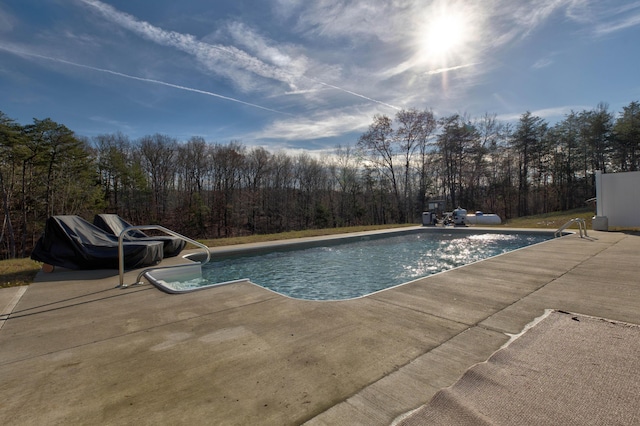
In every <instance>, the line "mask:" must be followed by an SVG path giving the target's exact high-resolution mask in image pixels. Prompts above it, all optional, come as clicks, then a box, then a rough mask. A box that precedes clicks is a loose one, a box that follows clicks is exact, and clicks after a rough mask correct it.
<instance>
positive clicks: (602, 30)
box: [595, 13, 640, 36]
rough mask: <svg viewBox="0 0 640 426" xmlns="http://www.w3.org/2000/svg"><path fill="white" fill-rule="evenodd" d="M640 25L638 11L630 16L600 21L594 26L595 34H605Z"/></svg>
mask: <svg viewBox="0 0 640 426" xmlns="http://www.w3.org/2000/svg"><path fill="white" fill-rule="evenodd" d="M638 25H640V13H637V14H635V15H631V16H625V17H623V18H621V19H617V20H614V21H611V22H606V23H602V24H600V25H598V26H596V28H595V34H596V35H600V36H603V35H607V34H611V33H614V32H617V31H622V30H626V29H627V28H631V27H635V26H638Z"/></svg>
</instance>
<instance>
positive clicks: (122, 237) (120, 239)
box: [118, 225, 211, 288]
mask: <svg viewBox="0 0 640 426" xmlns="http://www.w3.org/2000/svg"><path fill="white" fill-rule="evenodd" d="M136 230H140V231H143V230H144V231H147V230H156V231H161V232H164V233H166V234H169V235H172V236H174V237H177V238H180V239H182V240H184V241H186V242H188V243H190V244H193V245H195V246H198V247H200V248H202V249H204V251H205V254H206V257H205V259H204V261H202V262H200V266H202V265H204V264H205V263H207V262H209V260H211V251H210V250H209V247H207V246H206V245H204V244H202V243H200V242H198V241H196V240H192V239H191V238H189V237H185V236H184V235H181V234H178V233H177V232H175V231H172V230H170V229H167V228H165V227H164V226H160V225H139V226H129V227H127V228H125V229H123V230H122V232H121V233H120V235H119V236H118V269H119V276H120V284H119V285H118V287H120V288H127V287H128V286H129V285H127V284H125V283H124V246H123V243H124V240H125V238H128V236H127V234H128V233H129V232H131V231H136ZM193 265H194V263H189V264H184V263H183V264H179V265H172V266H160V267H158V266H155V267H151V268H147V269H143V270H142V271H141V272H140V273H139V274H138V278H137V279H136V282H135V283H134V284H133V285H136V284H142V282H141V281H140V279H141V278H142V276H143V275H144V274H145V273H146V272H148V271H150V270H153V269H169V268H179V267H185V266H193Z"/></svg>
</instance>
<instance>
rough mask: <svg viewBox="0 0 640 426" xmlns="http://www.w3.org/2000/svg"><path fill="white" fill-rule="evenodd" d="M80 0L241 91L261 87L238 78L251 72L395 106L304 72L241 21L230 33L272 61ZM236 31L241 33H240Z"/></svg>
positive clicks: (301, 63)
mask: <svg viewBox="0 0 640 426" xmlns="http://www.w3.org/2000/svg"><path fill="white" fill-rule="evenodd" d="M81 1H82V2H83V3H85V4H87V5H89V6H92V7H94V8H95V9H96V10H98V11H99V12H100V13H101V14H102V15H103V16H104V17H106V18H107V19H109V20H110V21H111V22H114V23H116V24H117V25H119V26H121V27H122V28H126V29H128V30H130V31H132V32H134V33H136V34H138V35H140V36H142V37H144V38H146V39H147V40H150V41H153V42H154V43H157V44H160V45H164V46H170V47H174V48H176V49H178V50H180V51H182V52H184V53H187V54H189V55H192V56H193V57H195V58H196V59H197V60H198V61H199V62H200V63H201V64H203V65H204V66H205V67H206V68H207V69H208V70H209V71H211V72H214V73H216V74H222V75H224V76H226V77H228V78H229V79H231V80H232V81H234V82H235V83H236V85H237V86H238V87H240V88H241V89H242V90H244V91H250V90H256V89H257V88H258V87H260V85H259V84H257V83H255V84H248V83H247V80H242V79H239V78H238V76H239V75H244V74H245V73H246V72H250V73H252V74H254V75H256V76H259V77H263V78H266V79H270V80H274V81H277V82H281V83H285V84H286V85H287V86H288V90H290V91H291V90H294V91H295V90H298V89H299V87H298V86H299V85H300V84H302V82H305V81H306V82H308V81H313V82H314V83H317V84H320V85H324V86H327V87H331V88H332V89H335V90H339V91H342V92H344V93H348V94H350V95H353V96H356V97H359V98H362V99H365V100H367V101H370V102H376V103H379V104H381V105H384V106H387V107H390V108H397V107H395V106H393V105H390V104H387V103H385V102H383V101H380V100H376V99H374V98H372V97H369V96H365V95H363V94H360V93H357V92H355V91H352V90H348V89H345V88H343V87H340V86H338V85H335V84H329V83H326V82H322V81H319V80H317V79H313V78H310V77H307V76H305V75H304V72H305V70H306V61H305V58H300V57H293V56H291V55H288V54H286V53H284V52H283V51H282V50H281V49H278V48H276V47H275V46H274V45H273V44H271V43H268V42H267V40H266V39H265V38H263V37H261V36H258V35H257V34H255V33H254V32H252V31H247V27H246V26H244V24H240V23H237V24H235V26H234V25H232V26H231V29H232V34H233V35H235V37H236V39H239V40H242V42H243V43H244V44H245V45H246V46H249V47H251V49H252V50H254V51H257V52H259V53H258V54H259V55H261V56H262V57H263V58H264V59H267V60H269V61H272V62H273V63H271V64H270V63H266V62H264V61H263V60H261V59H260V58H259V57H257V56H254V55H251V54H249V53H248V52H246V51H244V50H241V49H238V48H237V47H235V46H226V45H221V44H210V43H206V42H203V41H200V40H197V39H196V37H194V36H193V35H191V34H182V33H178V32H175V31H166V30H163V29H162V28H158V27H156V26H154V25H152V24H150V23H148V22H145V21H140V20H138V19H136V18H135V17H133V16H131V15H129V14H127V13H123V12H120V11H118V10H116V9H115V8H113V7H112V6H110V5H108V4H105V3H103V2H101V1H98V0H81ZM239 34H242V36H239Z"/></svg>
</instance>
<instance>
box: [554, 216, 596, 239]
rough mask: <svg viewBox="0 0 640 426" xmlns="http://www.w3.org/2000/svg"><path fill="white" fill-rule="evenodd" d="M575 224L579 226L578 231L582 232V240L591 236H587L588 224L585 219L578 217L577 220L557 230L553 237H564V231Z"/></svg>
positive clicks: (574, 219)
mask: <svg viewBox="0 0 640 426" xmlns="http://www.w3.org/2000/svg"><path fill="white" fill-rule="evenodd" d="M574 223H577V224H578V229H579V230H580V238H584V237H588V236H589V235H587V222H586V221H585V220H584V219H582V218H580V217H576V218H573V219H570V220H569V221H568V222H567V223H565V224H564V225H562V226H561V227H560V228H558V229H557V230H556V232H554V233H553V236H554V237H560V236H562V231H564V230H565V229H567V228H568V227H569V226H571V225H572V224H574ZM583 232H584V237H583V236H582V233H583Z"/></svg>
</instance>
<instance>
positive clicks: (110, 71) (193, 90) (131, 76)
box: [0, 45, 294, 117]
mask: <svg viewBox="0 0 640 426" xmlns="http://www.w3.org/2000/svg"><path fill="white" fill-rule="evenodd" d="M0 49H2V50H6V51H8V52H11V53H14V54H16V55H24V56H31V57H34V58H40V59H45V60H48V61H53V62H59V63H62V64H66V65H71V66H74V67H78V68H85V69H89V70H92V71H97V72H102V73H106V74H111V75H115V76H118V77H124V78H129V79H131V80H137V81H142V82H146V83H153V84H159V85H162V86H167V87H172V88H174V89H179V90H186V91H188V92H194V93H200V94H202V95H207V96H213V97H215V98H220V99H224V100H227V101H231V102H237V103H239V104H243V105H247V106H250V107H253V108H259V109H262V110H265V111H270V112H275V113H276V114H283V115H289V116H292V117H293V116H294V115H293V114H289V113H287V112H282V111H278V110H275V109H271V108H267V107H263V106H261V105H257V104H252V103H250V102H245V101H242V100H240V99H236V98H231V97H229V96H224V95H220V94H218V93H213V92H208V91H206V90H201V89H194V88H192V87H186V86H180V85H178V84H173V83H168V82H166V81H160V80H154V79H152V78H144V77H137V76H135V75H130V74H125V73H121V72H118V71H113V70H108V69H104V68H97V67H92V66H90V65H84V64H79V63H76V62H71V61H67V60H64V59H60V58H53V57H50V56H45V55H39V54H37V53H31V52H25V51H20V50H15V49H11V48H8V47H6V46H2V45H0Z"/></svg>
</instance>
